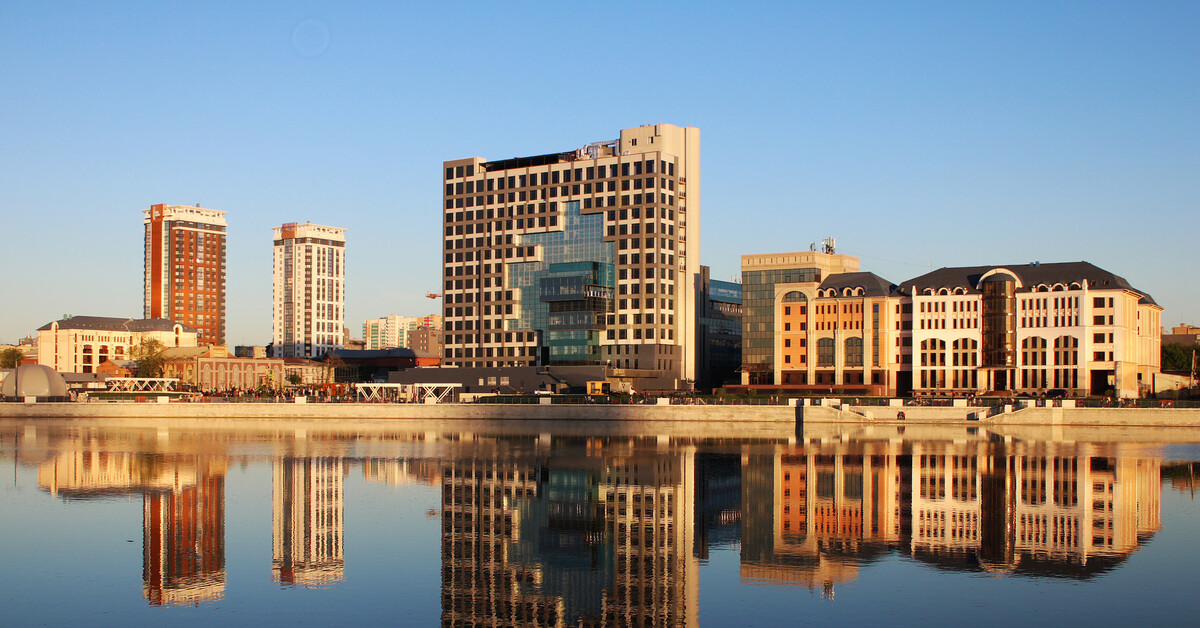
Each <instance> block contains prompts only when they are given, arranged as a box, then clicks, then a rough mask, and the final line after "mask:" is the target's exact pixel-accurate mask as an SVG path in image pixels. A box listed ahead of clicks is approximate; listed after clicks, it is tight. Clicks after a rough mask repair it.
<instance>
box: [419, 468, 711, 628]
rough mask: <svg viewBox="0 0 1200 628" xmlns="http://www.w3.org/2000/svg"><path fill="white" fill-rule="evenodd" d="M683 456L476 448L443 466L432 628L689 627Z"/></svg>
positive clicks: (689, 510) (690, 478)
mask: <svg viewBox="0 0 1200 628" xmlns="http://www.w3.org/2000/svg"><path fill="white" fill-rule="evenodd" d="M694 483H695V479H694V454H693V453H692V452H691V451H690V450H687V451H683V452H680V451H674V452H669V453H668V452H662V453H657V452H653V451H648V452H639V451H636V450H630V451H627V452H622V453H620V454H617V455H599V454H596V453H591V454H590V455H583V456H579V457H565V456H564V457H561V458H557V457H549V458H546V457H541V458H538V457H534V456H532V455H528V456H513V455H500V454H496V455H490V456H489V455H484V456H480V457H476V458H470V459H458V460H453V461H450V462H447V463H446V464H445V466H444V468H443V484H442V487H443V501H442V516H443V521H442V526H443V527H442V558H443V571H442V586H443V606H442V620H443V625H447V626H460V625H471V626H562V625H644V626H678V625H689V624H694V623H695V615H696V597H697V588H698V581H697V572H696V570H697V568H698V565H697V561H696V560H695V558H694V557H693V556H692V536H693V534H694V531H693V525H692V523H691V517H692V514H693V505H692V499H693V498H692V495H693V492H694V490H695V486H694Z"/></svg>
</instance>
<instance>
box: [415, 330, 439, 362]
mask: <svg viewBox="0 0 1200 628" xmlns="http://www.w3.org/2000/svg"><path fill="white" fill-rule="evenodd" d="M408 348H409V349H412V350H413V352H414V353H416V354H417V355H418V356H436V357H437V358H438V360H439V363H440V361H441V356H442V328H441V327H440V326H439V327H418V328H416V329H414V330H412V331H410V332H408Z"/></svg>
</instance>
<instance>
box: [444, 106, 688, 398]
mask: <svg viewBox="0 0 1200 628" xmlns="http://www.w3.org/2000/svg"><path fill="white" fill-rule="evenodd" d="M443 170H444V173H445V176H444V179H443V186H444V192H443V212H444V215H443V218H444V221H443V250H442V253H443V265H442V273H443V277H442V279H443V296H444V301H443V306H444V311H443V314H444V318H443V325H444V340H445V347H444V351H443V364H446V365H450V366H464V367H466V366H474V367H503V366H521V365H605V366H608V367H610V368H612V369H618V370H620V371H623V372H624V375H625V376H628V377H635V378H642V379H649V380H655V379H657V380H658V381H659V385H662V386H667V387H674V386H677V387H681V388H682V387H686V386H688V385H689V382H690V381H691V380H694V379H695V373H696V364H695V362H696V350H695V349H696V346H695V345H696V339H695V337H696V313H695V298H694V296H693V292H694V285H695V284H694V280H695V277H696V276H697V274H698V273H699V271H700V250H699V249H700V220H699V218H700V130H699V129H697V128H694V127H686V128H684V127H678V126H674V125H670V124H656V125H646V126H640V127H637V128H632V129H624V130H622V131H621V134H620V138H619V139H616V140H610V141H604V142H594V143H591V144H588V145H586V146H584V147H582V148H580V149H578V150H573V151H569V152H563V153H551V154H547V155H537V156H533V157H519V158H514V159H504V160H499V161H486V160H484V159H482V158H478V157H474V158H470V159H457V160H452V161H447V162H444V163H443ZM617 376H621V374H620V373H618V374H617Z"/></svg>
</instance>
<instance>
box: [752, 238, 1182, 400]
mask: <svg viewBox="0 0 1200 628" xmlns="http://www.w3.org/2000/svg"><path fill="white" fill-rule="evenodd" d="M798 256H807V257H808V258H811V259H806V264H799V263H798V262H793V263H790V264H785V265H786V266H788V268H787V269H784V270H779V269H777V268H770V269H764V266H763V263H762V260H763V259H764V258H768V257H770V256H764V255H754V256H743V258H742V275H743V295H744V302H745V305H744V313H745V318H744V319H743V325H742V330H743V332H742V340H743V365H742V373H743V375H742V384H743V385H744V386H747V387H750V388H754V387H760V388H762V387H765V388H769V389H772V390H778V389H782V390H795V391H797V392H813V393H837V392H839V391H840V392H843V393H846V394H872V395H906V394H910V393H912V394H919V395H946V396H953V395H971V394H981V393H988V392H1009V393H1028V394H1043V393H1047V392H1050V391H1062V393H1063V394H1067V395H1072V396H1083V395H1112V396H1119V397H1135V396H1140V395H1143V394H1146V393H1148V392H1150V391H1151V387H1152V386H1153V380H1154V376H1155V374H1157V373H1158V372H1159V368H1160V347H1161V328H1160V324H1161V315H1162V308H1161V307H1160V306H1159V305H1158V304H1157V303H1155V302H1154V300H1153V299H1152V298H1151V297H1150V295H1148V294H1146V293H1145V292H1142V291H1140V290H1137V289H1136V288H1134V287H1133V286H1132V285H1130V283H1129V282H1128V281H1126V280H1125V279H1124V278H1122V277H1120V276H1118V275H1115V274H1113V273H1111V272H1109V271H1106V270H1104V269H1101V268H1098V267H1096V266H1094V265H1092V264H1089V263H1087V262H1067V263H1052V264H1039V263H1033V264H1021V265H1013V266H969V267H957V268H941V269H938V270H935V271H933V272H930V273H926V274H924V275H921V276H919V277H915V278H913V279H909V280H907V281H905V282H903V283H901V284H899V285H895V284H891V283H889V282H888V281H886V280H884V279H882V278H881V277H879V276H877V275H874V274H872V273H867V272H857V269H858V260H857V259H855V258H852V257H849V256H844V255H835V254H826V253H821V252H815V251H812V252H807V253H789V254H779V255H776V256H775V257H777V258H780V259H789V258H790V257H795V258H797V260H798ZM776 266H777V265H776ZM843 269H844V270H843ZM768 274H773V275H774V276H772V277H770V279H771V280H772V281H770V282H767V281H765V280H764V278H763V277H764V276H766V275H768ZM768 283H769V285H768Z"/></svg>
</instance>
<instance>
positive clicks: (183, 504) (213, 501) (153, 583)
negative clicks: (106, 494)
mask: <svg viewBox="0 0 1200 628" xmlns="http://www.w3.org/2000/svg"><path fill="white" fill-rule="evenodd" d="M212 467H213V468H204V469H201V470H200V472H199V473H197V474H196V481H195V484H193V485H191V486H187V487H180V488H177V489H176V490H172V491H170V492H165V491H164V492H155V493H150V494H148V495H146V496H145V497H144V508H143V519H142V521H143V523H142V527H143V533H144V538H143V542H142V554H143V560H142V581H143V587H144V591H145V595H146V599H147V600H149V601H150V603H151V604H187V603H194V602H201V601H205V600H215V599H219V598H220V597H221V596H222V595H223V594H224V593H225V469H224V463H223V462H222V463H213V464H212Z"/></svg>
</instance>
